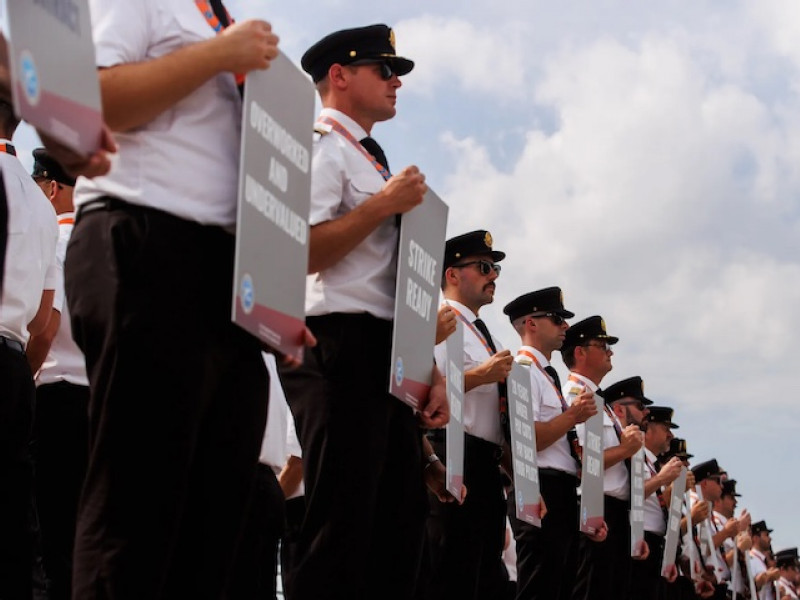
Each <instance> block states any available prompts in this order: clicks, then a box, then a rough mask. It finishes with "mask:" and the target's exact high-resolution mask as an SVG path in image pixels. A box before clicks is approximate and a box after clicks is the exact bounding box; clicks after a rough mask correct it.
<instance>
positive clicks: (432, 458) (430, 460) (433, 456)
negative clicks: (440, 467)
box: [424, 452, 441, 470]
mask: <svg viewBox="0 0 800 600" xmlns="http://www.w3.org/2000/svg"><path fill="white" fill-rule="evenodd" d="M437 462H441V459H440V458H439V457H438V456H437V455H436V453H435V452H431V453H430V454H428V456H426V457H425V467H424V469H425V470H427V469H428V467H430V466H431V465H432V464H434V463H437Z"/></svg>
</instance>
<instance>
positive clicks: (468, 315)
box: [445, 298, 478, 323]
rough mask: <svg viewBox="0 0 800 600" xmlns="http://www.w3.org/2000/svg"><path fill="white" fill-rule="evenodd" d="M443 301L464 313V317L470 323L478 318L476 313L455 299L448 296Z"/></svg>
mask: <svg viewBox="0 0 800 600" xmlns="http://www.w3.org/2000/svg"><path fill="white" fill-rule="evenodd" d="M445 302H447V303H448V304H449V305H450V306H452V307H453V308H455V309H456V310H457V311H458V312H460V313H461V314H462V315H464V318H465V319H467V320H468V321H469V322H470V323H474V322H475V319H477V318H478V315H476V314H475V313H474V312H472V311H471V310H470V309H469V308H467V307H466V306H464V305H463V304H461V302H457V301H456V300H450V298H445Z"/></svg>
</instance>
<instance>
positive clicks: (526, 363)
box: [514, 356, 533, 367]
mask: <svg viewBox="0 0 800 600" xmlns="http://www.w3.org/2000/svg"><path fill="white" fill-rule="evenodd" d="M514 360H515V361H516V362H517V364H520V365H522V366H523V367H530V366H531V365H532V364H533V361H532V360H531V359H530V358H528V357H527V356H517V357H516V358H515V359H514Z"/></svg>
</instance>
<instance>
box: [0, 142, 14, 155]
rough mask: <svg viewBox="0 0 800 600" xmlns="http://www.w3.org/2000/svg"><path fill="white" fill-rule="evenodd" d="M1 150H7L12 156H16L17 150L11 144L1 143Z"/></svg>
mask: <svg viewBox="0 0 800 600" xmlns="http://www.w3.org/2000/svg"><path fill="white" fill-rule="evenodd" d="M0 152H5V153H6V154H10V155H11V156H16V155H17V151H16V149H15V148H14V146H12V145H11V144H6V143H3V144H0Z"/></svg>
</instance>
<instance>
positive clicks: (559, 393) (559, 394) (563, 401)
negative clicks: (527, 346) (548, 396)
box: [517, 349, 569, 412]
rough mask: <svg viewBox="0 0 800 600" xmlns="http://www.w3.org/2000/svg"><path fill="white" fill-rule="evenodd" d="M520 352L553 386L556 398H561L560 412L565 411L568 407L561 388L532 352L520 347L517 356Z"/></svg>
mask: <svg viewBox="0 0 800 600" xmlns="http://www.w3.org/2000/svg"><path fill="white" fill-rule="evenodd" d="M520 354H522V355H524V356H527V357H528V358H530V359H531V360H532V361H533V363H534V364H535V365H536V367H537V368H538V369H539V371H541V372H542V375H544V376H545V377H546V378H547V381H549V382H550V385H551V386H553V389H554V390H555V391H556V394H557V395H558V399H559V400H561V412H566V411H567V409H568V408H569V407H568V406H567V403H566V401H565V400H564V394H562V393H561V390H560V389H558V386H557V385H556V384H555V382H554V381H553V380H552V379H550V375H548V374H547V371H545V370H544V369H543V368H542V365H541V364H539V361H538V359H537V358H536V357H535V356H534V355H533V354H532V353H530V352H528V351H527V350H522V349H520V351H519V352H517V356H519V355H520Z"/></svg>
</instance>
